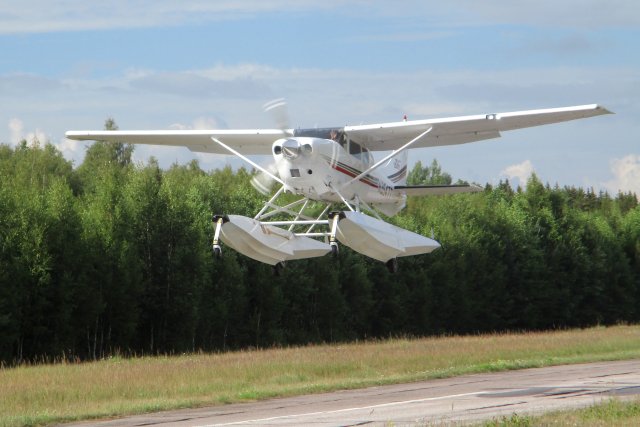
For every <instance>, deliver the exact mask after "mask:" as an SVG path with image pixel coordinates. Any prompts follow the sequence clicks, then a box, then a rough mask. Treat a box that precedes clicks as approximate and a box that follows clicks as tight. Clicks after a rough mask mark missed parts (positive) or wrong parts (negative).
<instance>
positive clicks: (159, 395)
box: [0, 326, 640, 426]
mask: <svg viewBox="0 0 640 427" xmlns="http://www.w3.org/2000/svg"><path fill="white" fill-rule="evenodd" d="M631 358H640V326H616V327H608V328H605V327H598V328H592V329H585V330H570V331H560V332H545V333H523V334H516V333H510V334H494V335H482V336H451V337H437V338H424V339H392V340H386V341H379V342H362V343H354V344H344V345H317V346H308V347H299V348H283V349H270V350H260V351H240V352H233V353H225V354H211V355H207V354H196V355H185V356H176V357H144V358H134V359H121V358H113V359H109V360H103V361H99V362H92V363H82V364H58V365H41V366H24V367H17V368H10V369H0V426H17V425H37V424H47V423H52V422H60V421H71V420H78V419H87V418H98V417H110V416H115V415H123V414H133V413H142V412H149V411H156V410H161V409H173V408H181V407H194V406H202V405H215V404H221V403H227V402H237V401H243V400H254V399H261V398H266V397H273V396H288V395H294V394H304V393H314V392H319V391H327V390H336V389H346V388H356V387H363V386H369V385H376V384H389V383H397V382H404V381H415V380H422V379H429V378H442V377H448V376H454V375H460V374H465V373H471V372H488V371H497V370H505V369H518V368H525V367H537V366H547V365H554V364H565V363H579V362H588V361H597V360H617V359H631Z"/></svg>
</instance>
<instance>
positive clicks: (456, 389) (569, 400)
mask: <svg viewBox="0 0 640 427" xmlns="http://www.w3.org/2000/svg"><path fill="white" fill-rule="evenodd" d="M612 396H617V397H618V398H620V399H626V398H636V399H638V398H640V360H630V361H621V362H599V363H588V364H580V365H563V366H553V367H548V368H536V369H524V370H519V371H507V372H496V373H489V374H476V375H465V376H461V377H455V378H447V379H442V380H431V381H421V382H415V383H409V384H398V385H391V386H381V387H370V388H365V389H360V390H349V391H339V392H334V393H322V394H314V395H307V396H298V397H291V398H283V399H270V400H265V401H260V402H253V403H240V404H230V405H224V406H216V407H209V408H199V409H185V410H178V411H170V412H159V413H154V414H145V415H138V416H133V417H127V418H121V419H116V420H108V421H100V422H93V423H75V424H73V426H74V427H75V426H85V425H86V426H89V425H92V426H100V427H120V426H150V425H162V426H167V427H169V426H170V427H174V426H181V427H184V426H236V425H237V426H356V425H366V426H375V425H384V426H387V425H394V426H403V425H425V424H433V423H435V424H440V423H443V424H447V423H451V422H462V423H464V422H467V421H478V420H483V419H491V418H494V417H501V416H511V415H512V414H513V413H517V414H520V415H523V414H537V413H542V412H547V411H551V410H556V409H569V408H578V407H583V406H588V405H592V404H594V403H598V402H601V401H604V400H607V399H610V398H611V397H612Z"/></svg>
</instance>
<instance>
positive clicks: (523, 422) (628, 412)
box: [480, 399, 640, 427]
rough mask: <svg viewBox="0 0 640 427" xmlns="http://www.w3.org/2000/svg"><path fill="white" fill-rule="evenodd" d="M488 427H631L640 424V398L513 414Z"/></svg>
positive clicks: (490, 422) (485, 424)
mask: <svg viewBox="0 0 640 427" xmlns="http://www.w3.org/2000/svg"><path fill="white" fill-rule="evenodd" d="M480 425H483V426H484V427H527V426H558V427H562V426H581V427H602V426H607V427H631V426H634V427H635V426H639V425H640V400H631V401H621V400H618V399H611V400H608V401H606V402H603V403H600V404H597V405H593V406H589V407H587V408H583V409H576V410H570V411H555V412H551V413H548V414H544V415H540V416H528V415H524V416H522V415H516V414H514V415H512V416H510V417H502V418H498V419H494V420H491V421H489V422H486V423H483V424H480Z"/></svg>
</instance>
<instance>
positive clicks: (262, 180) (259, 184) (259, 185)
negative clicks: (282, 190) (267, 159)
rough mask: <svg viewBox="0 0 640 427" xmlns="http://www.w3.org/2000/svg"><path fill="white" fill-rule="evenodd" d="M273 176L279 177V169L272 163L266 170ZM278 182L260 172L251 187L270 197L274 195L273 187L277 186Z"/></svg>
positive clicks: (252, 181) (252, 179) (254, 177)
mask: <svg viewBox="0 0 640 427" xmlns="http://www.w3.org/2000/svg"><path fill="white" fill-rule="evenodd" d="M265 169H266V170H267V171H269V173H271V174H272V175H275V176H277V175H278V169H277V168H276V165H275V164H274V163H271V164H270V165H269V166H267V167H266V168H265ZM276 182H277V181H276V180H275V179H273V178H272V177H271V176H269V175H267V174H266V173H264V172H263V171H258V173H256V174H255V175H254V176H253V178H251V185H252V186H253V188H255V189H256V190H258V192H259V193H261V194H263V195H265V196H269V195H271V194H272V193H273V186H274V185H275V184H276Z"/></svg>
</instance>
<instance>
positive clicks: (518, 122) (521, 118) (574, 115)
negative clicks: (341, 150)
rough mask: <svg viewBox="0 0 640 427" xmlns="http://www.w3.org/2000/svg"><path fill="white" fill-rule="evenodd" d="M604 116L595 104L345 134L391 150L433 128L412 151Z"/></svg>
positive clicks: (373, 147)
mask: <svg viewBox="0 0 640 427" xmlns="http://www.w3.org/2000/svg"><path fill="white" fill-rule="evenodd" d="M601 114H611V111H609V110H607V109H606V108H604V107H601V106H600V105H597V104H591V105H578V106H574V107H563V108H550V109H545V110H529V111H514V112H509V113H490V114H481V115H475V116H462V117H449V118H444V119H428V120H412V121H406V122H404V121H403V122H392V123H379V124H372V125H361V126H345V128H344V132H345V133H346V134H347V135H348V136H349V138H351V139H352V140H354V141H356V142H358V143H359V144H362V145H364V146H365V147H367V148H368V149H369V150H371V151H387V150H397V149H398V148H400V147H401V146H402V145H404V144H405V143H407V142H408V141H410V140H411V139H413V138H415V137H417V136H418V135H420V134H421V133H422V132H424V131H426V130H427V129H429V128H430V127H432V130H431V132H429V134H428V135H427V136H426V137H424V138H422V140H420V141H418V142H416V143H415V144H414V145H412V146H411V148H420V147H436V146H441V145H455V144H464V143H467V142H474V141H481V140H484V139H491V138H498V137H500V132H503V131H508V130H513V129H522V128H527V127H533V126H540V125H546V124H551V123H559V122H566V121H569V120H575V119H582V118H586V117H593V116H599V115H601Z"/></svg>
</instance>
